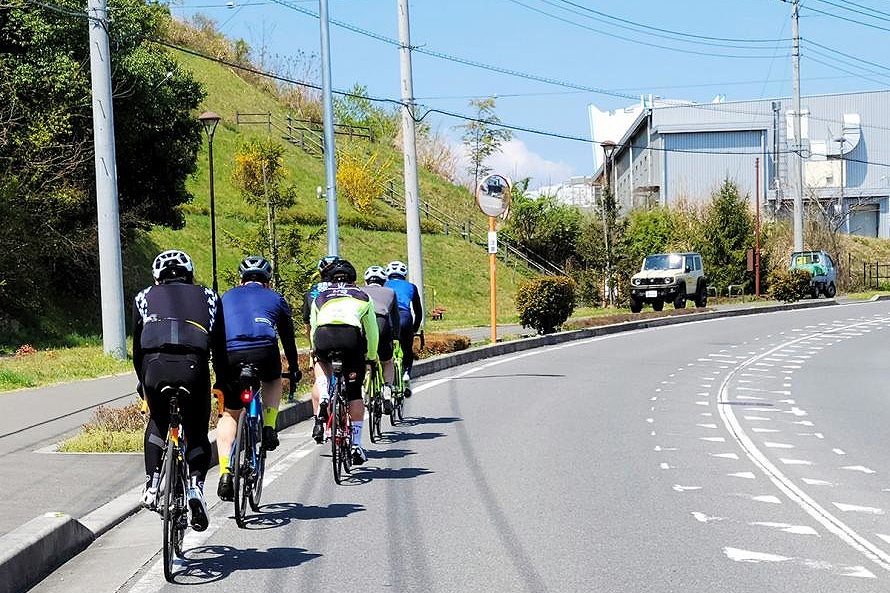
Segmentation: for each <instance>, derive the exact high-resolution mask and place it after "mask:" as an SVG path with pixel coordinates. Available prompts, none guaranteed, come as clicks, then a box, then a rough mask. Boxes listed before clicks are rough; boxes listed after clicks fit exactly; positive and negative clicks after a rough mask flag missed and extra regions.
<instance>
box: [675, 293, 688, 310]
mask: <svg viewBox="0 0 890 593" xmlns="http://www.w3.org/2000/svg"><path fill="white" fill-rule="evenodd" d="M685 308H686V291H685V290H684V289H682V288H681V289H680V292H678V293H677V298H675V299H674V309H685Z"/></svg>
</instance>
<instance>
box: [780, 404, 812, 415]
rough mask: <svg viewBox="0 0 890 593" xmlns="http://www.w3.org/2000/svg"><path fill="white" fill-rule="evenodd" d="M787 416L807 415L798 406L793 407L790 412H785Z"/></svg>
mask: <svg viewBox="0 0 890 593" xmlns="http://www.w3.org/2000/svg"><path fill="white" fill-rule="evenodd" d="M785 413H786V414H794V415H795V416H806V415H807V413H806V412H805V411H804V410H801V409H800V408H798V407H797V406H794V407H792V408H791V409H790V410H788V411H786V412H785Z"/></svg>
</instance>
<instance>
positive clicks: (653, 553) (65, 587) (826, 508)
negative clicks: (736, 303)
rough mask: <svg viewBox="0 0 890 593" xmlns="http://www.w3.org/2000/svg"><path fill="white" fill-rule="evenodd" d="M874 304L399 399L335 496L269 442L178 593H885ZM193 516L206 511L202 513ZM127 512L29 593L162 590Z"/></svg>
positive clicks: (617, 348) (647, 343)
mask: <svg viewBox="0 0 890 593" xmlns="http://www.w3.org/2000/svg"><path fill="white" fill-rule="evenodd" d="M888 329H890V303H887V302H877V303H864V304H855V305H843V306H835V307H824V308H818V309H809V310H800V311H785V312H781V313H764V314H760V315H754V316H747V317H736V318H723V319H714V320H708V321H698V322H690V323H683V324H678V325H672V326H667V327H661V328H655V329H648V330H640V331H631V332H626V333H619V334H613V335H609V336H603V337H598V338H592V339H588V340H581V341H577V342H569V343H565V344H562V345H558V346H551V347H545V348H541V349H537V350H533V351H527V352H523V353H521V354H515V355H510V356H503V357H499V358H496V359H491V360H488V361H483V362H479V363H474V364H472V365H467V366H465V367H460V368H456V369H451V370H449V371H443V372H441V373H438V374H435V375H430V376H428V377H424V378H423V379H422V380H419V381H417V382H416V385H415V391H416V396H415V397H414V398H412V399H411V400H410V401H409V403H408V410H407V413H408V416H409V421H408V422H407V423H406V424H405V425H403V426H398V427H395V428H392V429H390V430H389V436H388V439H387V442H385V443H382V444H379V445H370V444H368V443H366V444H368V445H369V448H370V453H369V457H370V459H369V462H368V463H367V464H366V465H365V466H363V467H361V468H358V469H356V470H355V471H354V473H353V477H352V478H351V479H350V480H348V481H347V482H345V483H344V485H341V486H336V485H335V484H334V482H333V479H332V477H331V471H330V459H329V457H328V456H327V455H328V450H327V448H322V447H317V446H315V445H314V444H313V443H311V441H310V440H309V438H308V434H307V433H308V426H305V425H306V423H301V424H299V425H297V426H295V427H293V428H292V429H288V430H286V431H283V433H282V441H283V445H282V447H281V448H280V449H279V450H278V451H276V452H275V453H274V454H273V456H272V458H271V461H272V464H271V468H270V473H269V475H268V478H267V487H266V489H265V491H264V505H265V506H264V507H263V511H264V512H263V513H262V514H261V515H260V516H258V517H257V518H256V520H255V521H253V522H252V523H251V525H250V526H249V529H245V530H239V529H238V528H237V527H236V526H235V523H234V520H233V519H232V518H231V504H230V503H226V504H222V503H219V504H216V505H215V506H214V507H213V509H212V518H211V523H212V525H211V528H210V529H209V530H208V531H207V532H204V533H200V534H198V533H189V535H188V537H187V539H186V548H187V552H186V555H187V561H186V562H184V563H183V565H182V572H181V574H180V575H179V577H178V580H179V582H180V583H184V584H188V585H190V587H189V590H190V591H202V590H207V591H216V590H218V589H219V588H220V587H225V588H226V589H227V590H241V589H242V588H248V587H250V588H251V589H255V590H268V591H273V590H275V591H277V590H312V591H332V590H361V591H424V592H427V591H433V592H438V591H442V592H448V591H480V590H486V591H534V592H540V591H622V592H623V591H627V592H634V593H643V592H671V591H683V592H684V593H687V592H701V593H705V592H707V593H712V592H715V591H733V592H739V593H742V592H751V593H754V592H758V593H762V592H765V591H795V590H800V591H845V592H853V593H857V592H866V591H868V592H871V591H886V590H887V589H888V584H890V516H888V512H890V460H888V458H887V454H886V453H887V446H886V441H885V439H884V434H885V432H886V426H888V420H890V410H888V406H887V398H886V395H885V394H886V392H887V388H886V384H887V374H888V373H887V371H886V365H887V363H886V358H887V356H886V351H887V347H886V344H887V336H888ZM210 500H211V501H213V500H215V496H213V495H212V494H211V496H210ZM160 539H161V524H160V519H159V517H158V516H157V515H153V514H150V513H147V512H140V513H138V514H137V515H136V516H134V517H132V518H131V519H128V520H127V521H125V522H124V523H122V524H121V525H120V526H119V527H117V528H115V529H113V530H111V531H110V532H109V533H108V534H106V535H104V536H103V537H102V538H100V539H99V540H98V541H97V542H96V543H95V544H93V546H91V547H90V548H89V549H88V550H87V551H86V552H84V553H82V554H81V555H79V556H78V557H76V558H75V559H74V560H72V561H71V562H69V563H68V564H67V565H65V566H64V567H62V569H60V570H58V571H56V573H54V574H53V575H51V576H50V577H48V578H47V579H46V580H45V581H44V582H43V583H41V584H40V585H39V586H38V587H37V588H35V589H34V591H38V592H49V591H66V592H72V593H73V592H76V591H80V590H83V591H86V590H89V591H116V590H121V591H131V592H134V591H159V590H160V591H174V590H179V589H180V588H179V587H177V586H173V585H168V584H166V583H165V582H164V580H163V574H162V569H161V565H160V560H159V555H158V554H157V551H158V549H159V547H160Z"/></svg>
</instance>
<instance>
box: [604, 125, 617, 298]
mask: <svg viewBox="0 0 890 593" xmlns="http://www.w3.org/2000/svg"><path fill="white" fill-rule="evenodd" d="M600 146H602V147H603V156H605V159H604V160H603V179H604V181H605V183H604V185H603V187H604V188H605V191H604V192H603V195H602V199H601V200H600V206H601V208H600V210H601V212H602V217H603V242H604V244H605V248H606V298H607V300H608V302H609V305H612V304H613V300H612V250H611V249H610V247H609V223H608V218H607V216H606V192H609V193H611V192H612V181H611V175H612V155H613V154H614V153H615V149H616V148H618V145H617V144H615V143H614V142H612V141H611V140H606V141H604V142H602V143H600Z"/></svg>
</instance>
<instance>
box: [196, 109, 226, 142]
mask: <svg viewBox="0 0 890 593" xmlns="http://www.w3.org/2000/svg"><path fill="white" fill-rule="evenodd" d="M198 119H199V120H201V123H202V124H204V131H205V132H207V137H208V138H211V139H212V138H213V132H215V131H216V124H218V123H219V120H221V119H222V117H220V116H219V114H217V113H214V112H212V111H205V112H204V113H202V114H201V115H199V116H198Z"/></svg>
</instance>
